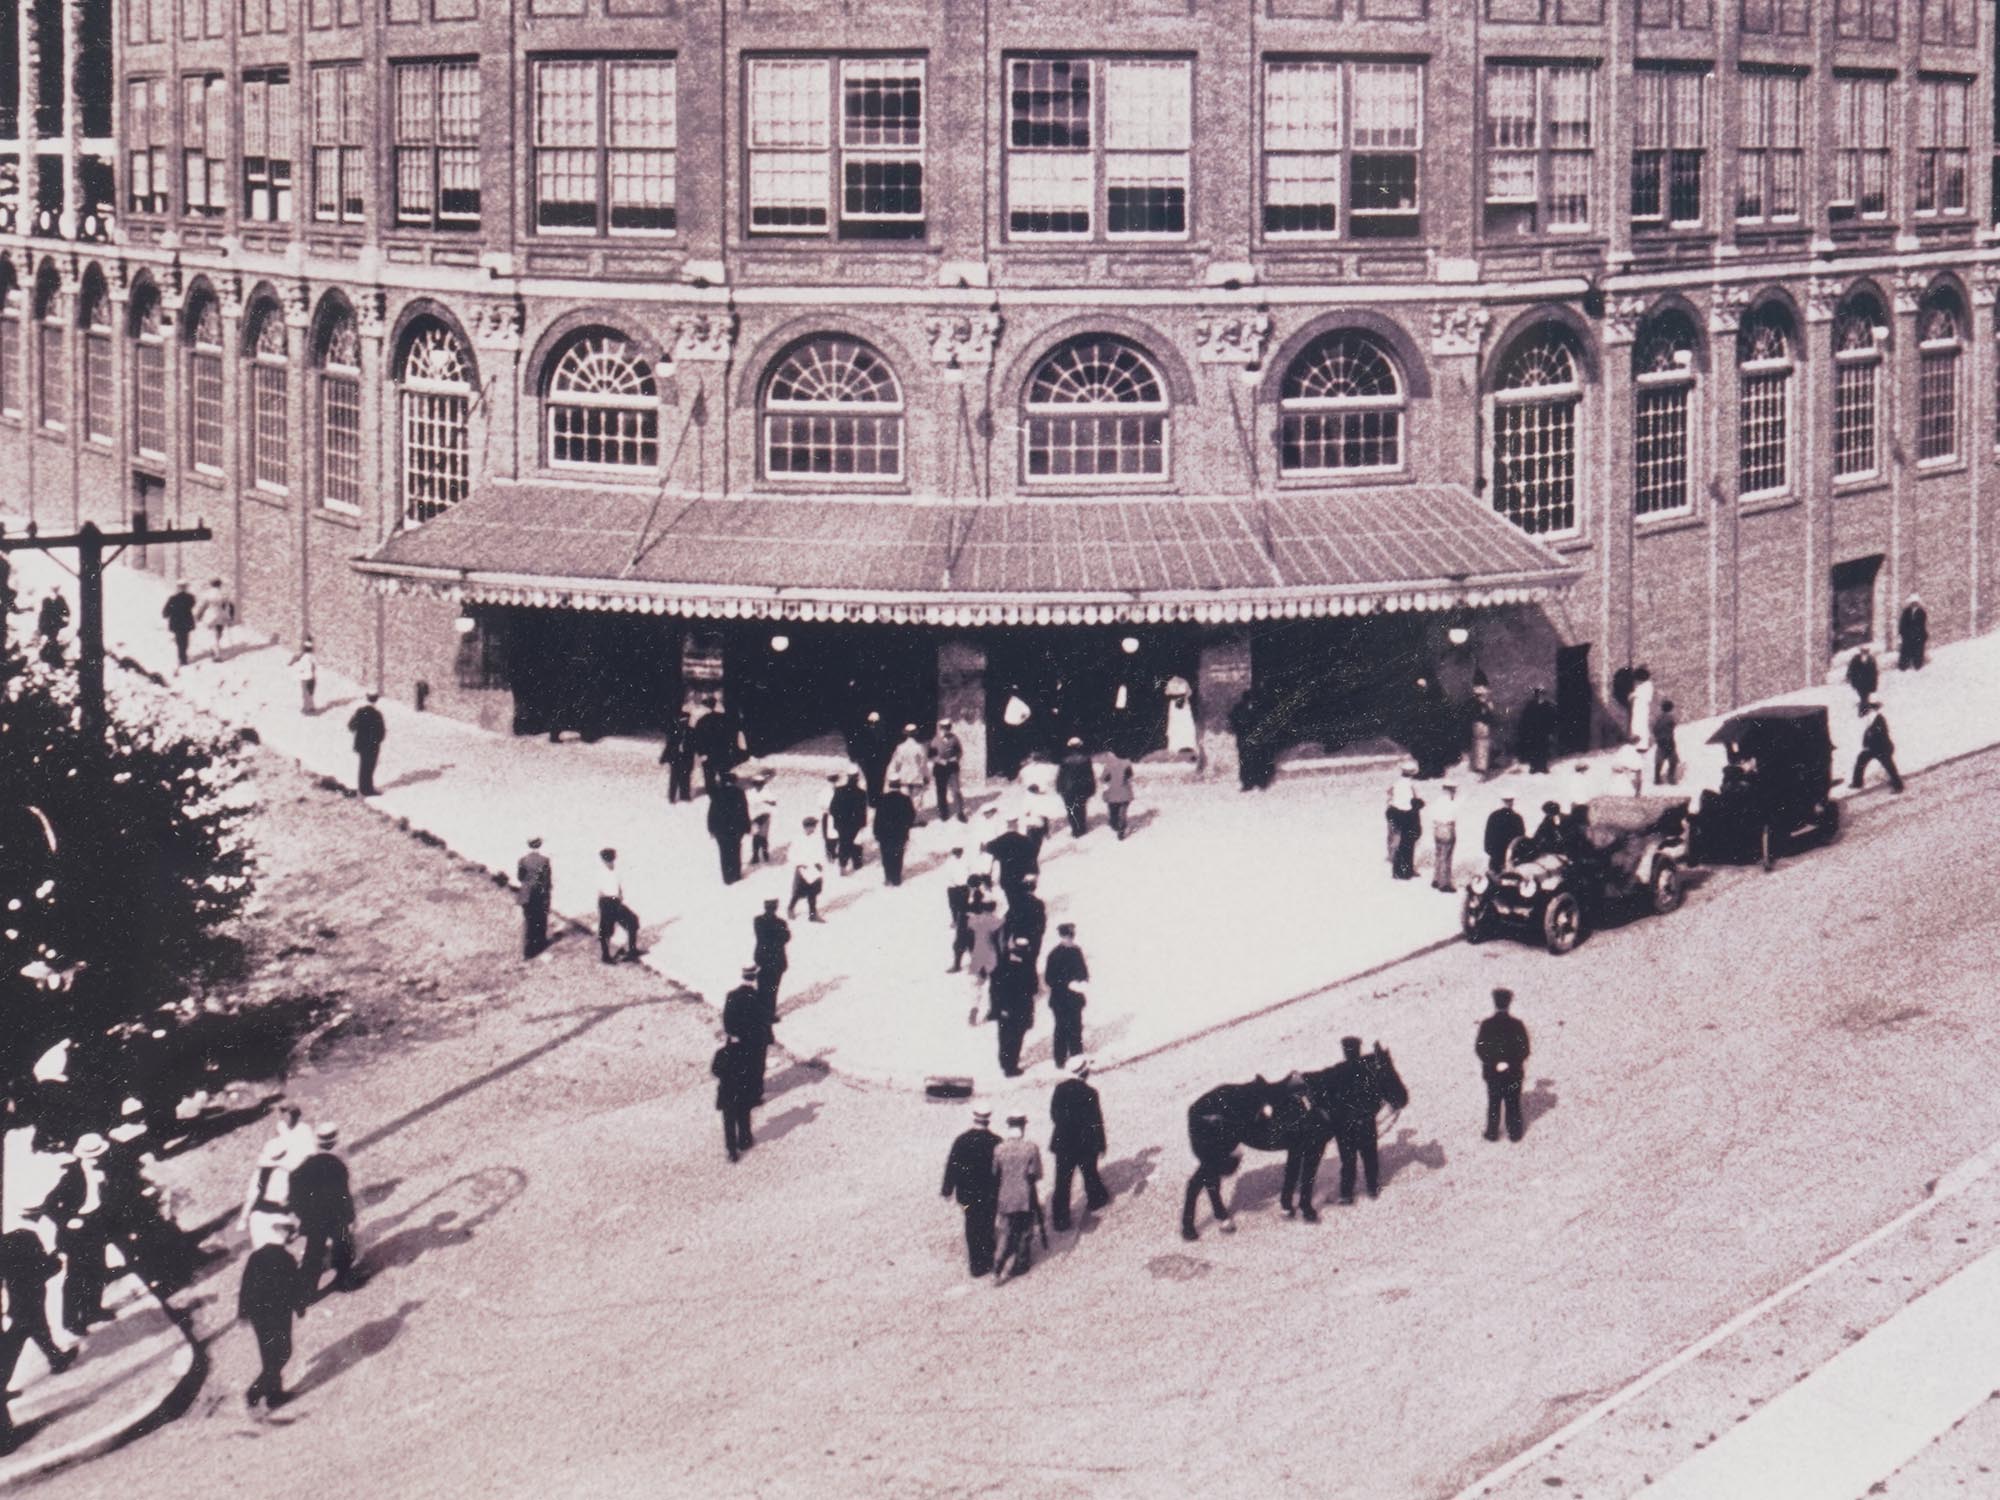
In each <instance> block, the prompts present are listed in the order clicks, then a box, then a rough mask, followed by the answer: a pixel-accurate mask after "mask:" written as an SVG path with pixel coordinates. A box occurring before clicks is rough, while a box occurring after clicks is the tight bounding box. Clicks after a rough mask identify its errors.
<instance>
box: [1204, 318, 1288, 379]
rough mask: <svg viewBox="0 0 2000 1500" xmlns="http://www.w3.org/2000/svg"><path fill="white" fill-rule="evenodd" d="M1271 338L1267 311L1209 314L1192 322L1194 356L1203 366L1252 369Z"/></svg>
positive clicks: (1262, 357)
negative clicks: (1228, 366)
mask: <svg viewBox="0 0 2000 1500" xmlns="http://www.w3.org/2000/svg"><path fill="white" fill-rule="evenodd" d="M1270 341H1271V315H1270V314H1269V313H1267V312H1261V311H1260V312H1246V313H1211V314H1208V315H1206V316H1204V317H1200V318H1197V319H1196V320H1195V325H1194V347H1195V357H1196V359H1198V360H1199V361H1200V362H1201V363H1202V364H1205V365H1241V366H1243V368H1245V369H1246V370H1254V369H1256V368H1257V367H1258V366H1259V365H1261V364H1263V362H1264V348H1265V345H1267V344H1269V343H1270Z"/></svg>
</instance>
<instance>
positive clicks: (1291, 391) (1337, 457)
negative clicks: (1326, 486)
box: [1278, 329, 1403, 474]
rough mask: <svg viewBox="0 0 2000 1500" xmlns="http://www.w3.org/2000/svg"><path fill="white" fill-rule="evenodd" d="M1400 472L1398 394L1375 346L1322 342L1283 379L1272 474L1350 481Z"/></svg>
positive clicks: (1345, 337) (1389, 365) (1349, 338)
mask: <svg viewBox="0 0 2000 1500" xmlns="http://www.w3.org/2000/svg"><path fill="white" fill-rule="evenodd" d="M1402 466H1403V386H1402V382H1401V380H1399V379H1398V378H1397V375H1396V366H1395V363H1394V362H1393V361H1392V360H1391V359H1390V358H1389V355H1388V353H1387V351H1385V350H1384V349H1383V348H1382V346H1381V345H1380V344H1378V343H1376V342H1375V340H1373V339H1371V338H1369V337H1368V336H1367V335H1366V334H1362V333H1356V332H1354V331H1353V330H1351V329H1341V330H1339V331H1337V332H1334V333H1327V334H1322V335H1321V336H1320V337H1318V338H1316V339H1314V340H1313V341H1312V342H1311V343H1310V344H1308V345H1307V346H1306V347H1305V349H1304V350H1303V351H1302V352H1301V353H1300V355H1299V357H1298V358H1297V359H1295V360H1293V361H1292V365H1291V368H1290V369H1288V370H1286V371H1285V380H1284V385H1283V386H1282V388H1281V389H1280V392H1279V397H1278V468H1279V470H1280V471H1281V472H1283V473H1286V474H1354V473H1367V472H1371V471H1383V470H1389V469H1400V468H1401V467H1402Z"/></svg>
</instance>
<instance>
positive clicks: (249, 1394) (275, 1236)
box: [236, 1216, 304, 1407]
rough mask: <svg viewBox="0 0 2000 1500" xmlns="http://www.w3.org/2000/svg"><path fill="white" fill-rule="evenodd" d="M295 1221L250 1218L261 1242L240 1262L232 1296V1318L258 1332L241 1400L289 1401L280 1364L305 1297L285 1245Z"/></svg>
mask: <svg viewBox="0 0 2000 1500" xmlns="http://www.w3.org/2000/svg"><path fill="white" fill-rule="evenodd" d="M297 1232H298V1225H297V1224H296V1223H294V1222H293V1221H292V1220H290V1219H287V1218H283V1217H278V1216H272V1217H268V1218H260V1219H258V1220H256V1221H254V1225H253V1237H255V1238H258V1239H260V1240H262V1243H261V1244H259V1245H258V1246H257V1248H256V1249H254V1250H252V1251H251V1252H250V1258H249V1259H248V1260H247V1261H245V1262H244V1263H243V1284H242V1286H241V1287H240V1288H239V1289H238V1291H237V1294H236V1316H237V1317H239V1318H241V1319H243V1321H244V1322H246V1323H248V1324H249V1325H250V1327H251V1329H252V1330H253V1331H254V1332H255V1333H256V1335H257V1357H258V1361H259V1363H260V1365H261V1369H260V1370H259V1371H258V1374H257V1378H256V1379H255V1380H253V1381H251V1382H250V1389H249V1390H247V1391H245V1392H244V1393H243V1404H244V1405H245V1406H255V1405H256V1404H257V1403H258V1401H260V1400H261V1401H262V1402H263V1403H264V1404H265V1405H266V1406H269V1407H279V1406H282V1405H284V1404H285V1402H286V1401H287V1400H288V1399H290V1398H289V1397H287V1396H286V1394H285V1362H286V1361H287V1360H289V1359H290V1358H291V1357H292V1319H293V1317H294V1316H296V1315H297V1313H298V1312H299V1311H300V1308H301V1306H302V1305H303V1301H304V1299H303V1298H301V1297H300V1295H299V1291H300V1288H299V1263H298V1262H297V1261H295V1260H293V1259H292V1252H291V1251H290V1250H289V1249H288V1248H286V1246H287V1243H288V1242H289V1241H290V1240H291V1238H292V1236H293V1235H295V1234H296V1233H297Z"/></svg>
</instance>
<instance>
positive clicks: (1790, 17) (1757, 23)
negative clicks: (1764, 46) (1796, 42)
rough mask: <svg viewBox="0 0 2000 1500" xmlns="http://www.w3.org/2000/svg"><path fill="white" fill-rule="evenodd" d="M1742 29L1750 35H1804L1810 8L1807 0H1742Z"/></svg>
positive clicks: (1810, 14)
mask: <svg viewBox="0 0 2000 1500" xmlns="http://www.w3.org/2000/svg"><path fill="white" fill-rule="evenodd" d="M1743 29H1744V30H1745V31H1746V32H1748V33H1749V34H1750V35H1752V36H1804V35H1806V34H1807V33H1808V32H1809V31H1810V30H1811V29H1812V9H1811V7H1810V6H1809V5H1808V4H1807V0H1743Z"/></svg>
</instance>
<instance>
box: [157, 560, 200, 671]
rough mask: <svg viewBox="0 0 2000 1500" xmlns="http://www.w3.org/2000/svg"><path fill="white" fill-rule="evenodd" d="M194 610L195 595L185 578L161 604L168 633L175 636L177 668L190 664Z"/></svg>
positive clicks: (161, 614) (175, 663)
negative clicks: (189, 649) (189, 643)
mask: <svg viewBox="0 0 2000 1500" xmlns="http://www.w3.org/2000/svg"><path fill="white" fill-rule="evenodd" d="M194 611H195V601H194V595H193V594H192V593H191V592H190V591H189V589H188V586H187V580H186V579H185V578H183V579H182V580H181V581H180V582H179V583H177V584H175V585H174V591H173V592H172V593H171V594H169V595H167V602H166V603H165V604H163V605H161V606H160V618H161V619H163V620H165V621H166V622H167V634H168V635H170V636H172V637H173V638H174V666H175V668H176V669H177V670H178V669H179V668H181V667H184V666H186V665H187V664H188V641H189V640H191V639H192V638H193V636H194Z"/></svg>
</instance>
